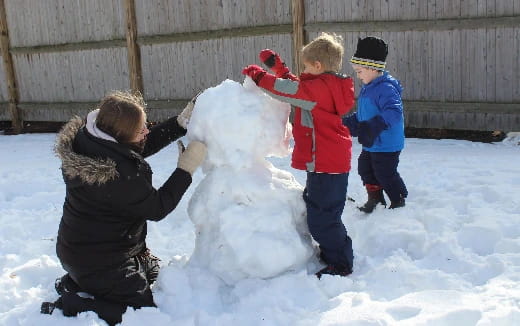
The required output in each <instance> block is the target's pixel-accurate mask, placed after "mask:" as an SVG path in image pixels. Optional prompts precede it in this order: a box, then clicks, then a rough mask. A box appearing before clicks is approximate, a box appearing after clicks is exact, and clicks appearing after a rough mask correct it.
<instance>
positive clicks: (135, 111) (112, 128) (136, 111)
mask: <svg viewBox="0 0 520 326" xmlns="http://www.w3.org/2000/svg"><path fill="white" fill-rule="evenodd" d="M145 107H146V104H145V102H144V99H143V96H142V95H141V94H140V93H131V92H128V91H125V92H123V91H114V92H111V93H109V94H108V95H107V96H105V97H104V98H103V99H102V100H101V102H100V103H99V105H98V109H99V114H98V116H97V118H96V126H97V127H98V128H99V129H101V130H102V131H104V132H106V133H107V134H109V135H110V136H112V137H114V138H115V139H116V140H117V141H118V142H120V143H130V142H131V141H132V139H133V138H134V137H135V135H136V134H137V133H138V132H139V130H141V128H142V127H143V125H142V123H143V121H142V119H143V117H144V120H145V121H146V112H145Z"/></svg>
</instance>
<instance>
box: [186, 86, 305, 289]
mask: <svg viewBox="0 0 520 326" xmlns="http://www.w3.org/2000/svg"><path fill="white" fill-rule="evenodd" d="M289 113H290V106H289V105H288V104H285V103H281V102H279V101H277V100H275V99H272V98H271V97H269V96H267V95H266V94H265V93H263V91H262V90H261V89H259V88H258V87H257V86H256V85H255V84H254V82H253V81H252V80H251V79H250V78H246V79H245V81H244V83H243V84H240V83H238V82H235V81H232V80H225V81H224V82H222V83H221V84H220V85H218V86H216V87H213V88H209V89H207V90H205V91H204V92H203V93H202V94H200V95H199V97H198V98H197V102H196V105H195V110H194V112H193V115H192V117H191V120H190V124H189V131H188V134H187V138H188V139H189V140H190V141H193V140H199V141H202V142H204V143H205V144H206V145H207V147H208V155H207V158H206V161H205V163H204V165H203V173H204V178H203V179H202V180H201V182H200V183H199V184H198V186H197V187H196V189H195V191H194V194H193V196H192V198H191V200H190V202H189V205H188V215H189V217H190V219H191V220H192V222H193V223H194V225H195V232H196V234H195V235H196V240H195V249H194V252H193V254H192V256H191V257H190V259H189V261H188V265H190V266H192V267H198V268H204V269H207V270H209V271H211V272H212V273H214V274H215V275H217V276H218V277H219V278H220V279H222V280H223V281H224V282H225V283H226V284H228V285H232V284H236V283H237V282H239V281H241V280H243V279H246V278H262V279H265V278H271V277H275V276H277V275H280V274H283V273H286V272H291V271H295V272H297V271H301V270H303V269H305V268H306V264H307V262H308V261H309V259H310V258H311V257H314V254H315V247H314V246H313V243H312V238H311V236H310V234H309V231H308V229H307V224H306V216H305V204H304V202H303V199H302V190H303V188H302V186H301V185H300V184H299V183H298V182H297V181H296V179H295V178H294V176H293V175H292V174H291V173H289V172H287V171H284V170H280V169H277V168H275V167H274V166H273V164H272V163H270V162H269V161H268V160H267V159H266V158H267V157H285V156H287V155H288V154H289V153H290V150H289V140H290V136H291V129H290V128H291V125H290V123H289V122H288V121H289Z"/></svg>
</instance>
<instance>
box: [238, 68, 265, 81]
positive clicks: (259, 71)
mask: <svg viewBox="0 0 520 326" xmlns="http://www.w3.org/2000/svg"><path fill="white" fill-rule="evenodd" d="M266 73H267V71H265V69H263V68H262V67H260V66H257V65H249V66H247V67H245V68H244V69H243V70H242V74H243V75H246V76H249V77H251V79H252V80H253V81H254V82H255V83H256V84H257V85H258V83H259V82H260V79H262V77H264V75H265V74H266Z"/></svg>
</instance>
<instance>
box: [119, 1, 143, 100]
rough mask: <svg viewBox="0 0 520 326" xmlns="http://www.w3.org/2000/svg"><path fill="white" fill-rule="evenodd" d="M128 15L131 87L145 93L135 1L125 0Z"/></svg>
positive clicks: (127, 37) (127, 38)
mask: <svg viewBox="0 0 520 326" xmlns="http://www.w3.org/2000/svg"><path fill="white" fill-rule="evenodd" d="M124 6H125V17H126V46H127V48H128V71H129V74H130V76H129V77H130V88H131V89H132V91H134V92H139V93H141V94H144V87H143V73H142V70H141V50H140V49H139V45H138V44H137V18H136V16H135V1H134V0H124Z"/></svg>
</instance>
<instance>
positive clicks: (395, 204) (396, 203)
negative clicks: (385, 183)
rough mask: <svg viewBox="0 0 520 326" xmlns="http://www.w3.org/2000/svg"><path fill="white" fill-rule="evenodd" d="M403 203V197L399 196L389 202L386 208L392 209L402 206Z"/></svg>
mask: <svg viewBox="0 0 520 326" xmlns="http://www.w3.org/2000/svg"><path fill="white" fill-rule="evenodd" d="M404 205H405V201H404V198H403V197H401V198H399V200H396V201H392V202H391V203H390V207H388V208H389V209H394V208H399V207H404Z"/></svg>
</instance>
